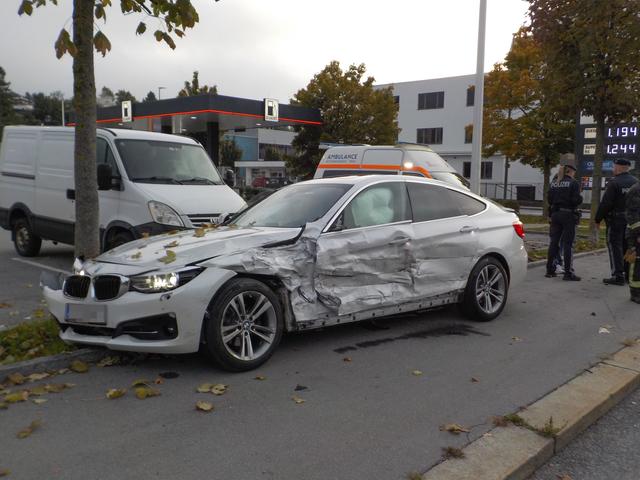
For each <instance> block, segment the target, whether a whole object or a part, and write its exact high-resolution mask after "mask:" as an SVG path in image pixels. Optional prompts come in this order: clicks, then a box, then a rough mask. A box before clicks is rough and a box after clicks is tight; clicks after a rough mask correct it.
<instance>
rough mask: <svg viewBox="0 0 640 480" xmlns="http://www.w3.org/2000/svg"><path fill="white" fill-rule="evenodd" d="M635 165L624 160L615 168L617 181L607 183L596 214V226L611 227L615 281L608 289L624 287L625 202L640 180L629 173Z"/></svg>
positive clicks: (609, 241) (609, 237) (609, 280)
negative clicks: (630, 190)
mask: <svg viewBox="0 0 640 480" xmlns="http://www.w3.org/2000/svg"><path fill="white" fill-rule="evenodd" d="M630 168H631V162H630V161H629V160H626V159H624V158H619V159H617V160H616V161H615V162H614V164H613V175H614V176H613V178H612V179H611V180H609V183H607V188H606V189H605V192H604V195H603V197H602V201H601V202H600V206H599V207H598V211H597V212H596V218H595V221H596V226H597V227H598V228H600V222H602V220H604V221H605V223H606V224H607V248H608V249H609V264H610V266H611V277H610V278H605V279H603V280H602V281H603V282H604V283H606V284H607V285H624V273H625V268H624V252H625V251H626V245H625V243H626V240H625V231H626V229H627V219H626V217H625V200H626V198H627V192H628V191H629V189H630V188H631V187H632V186H633V185H634V184H635V183H637V182H638V179H637V178H636V177H634V176H633V175H631V174H630V173H629V169H630Z"/></svg>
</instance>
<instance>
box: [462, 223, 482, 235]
mask: <svg viewBox="0 0 640 480" xmlns="http://www.w3.org/2000/svg"><path fill="white" fill-rule="evenodd" d="M476 230H478V227H472V226H471V225H465V226H464V227H462V228H461V229H460V233H471V232H475V231H476Z"/></svg>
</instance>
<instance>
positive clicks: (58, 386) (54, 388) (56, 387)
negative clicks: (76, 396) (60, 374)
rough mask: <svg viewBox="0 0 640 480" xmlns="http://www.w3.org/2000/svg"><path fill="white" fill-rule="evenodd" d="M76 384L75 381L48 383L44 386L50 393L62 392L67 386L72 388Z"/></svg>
mask: <svg viewBox="0 0 640 480" xmlns="http://www.w3.org/2000/svg"><path fill="white" fill-rule="evenodd" d="M73 386H74V384H73V383H47V384H46V385H45V386H44V389H45V390H46V391H47V392H48V393H60V392H62V391H63V390H64V389H66V388H71V387H73Z"/></svg>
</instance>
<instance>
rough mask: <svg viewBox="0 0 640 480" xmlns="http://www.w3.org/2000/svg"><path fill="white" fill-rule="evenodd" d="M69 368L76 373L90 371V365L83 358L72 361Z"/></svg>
mask: <svg viewBox="0 0 640 480" xmlns="http://www.w3.org/2000/svg"><path fill="white" fill-rule="evenodd" d="M69 369H70V370H71V371H73V372H76V373H87V372H88V371H89V365H87V364H86V363H84V362H83V361H82V360H74V361H73V362H71V365H69Z"/></svg>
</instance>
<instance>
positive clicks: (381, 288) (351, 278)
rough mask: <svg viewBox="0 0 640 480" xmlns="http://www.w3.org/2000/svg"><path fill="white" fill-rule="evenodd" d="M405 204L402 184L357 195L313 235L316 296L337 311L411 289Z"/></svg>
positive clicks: (387, 300) (388, 300)
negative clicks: (320, 232)
mask: <svg viewBox="0 0 640 480" xmlns="http://www.w3.org/2000/svg"><path fill="white" fill-rule="evenodd" d="M412 236H413V233H412V226H411V207H410V204H409V200H408V196H407V190H406V187H405V185H404V182H382V183H377V184H373V185H370V186H368V187H366V188H365V189H364V190H362V191H360V192H359V193H357V194H356V195H355V196H354V197H353V198H352V199H351V200H350V201H349V202H348V203H347V205H346V206H345V207H344V208H343V209H342V211H341V212H340V213H339V214H338V215H337V216H336V217H335V218H334V220H333V222H332V224H331V225H330V226H329V228H328V229H327V231H325V232H324V233H322V234H321V235H320V237H319V238H318V242H317V251H316V265H315V272H314V283H315V290H316V293H317V295H318V300H319V301H320V302H322V303H323V304H324V305H325V306H328V307H329V308H330V309H332V310H333V311H335V312H336V313H337V314H339V315H345V314H351V313H356V312H360V311H363V310H368V309H371V308H377V307H381V306H387V305H391V304H394V303H397V302H398V301H402V299H403V298H406V297H407V296H408V295H410V292H411V290H412V284H413V281H412V273H411V271H410V270H411V252H410V248H411V239H412Z"/></svg>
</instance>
